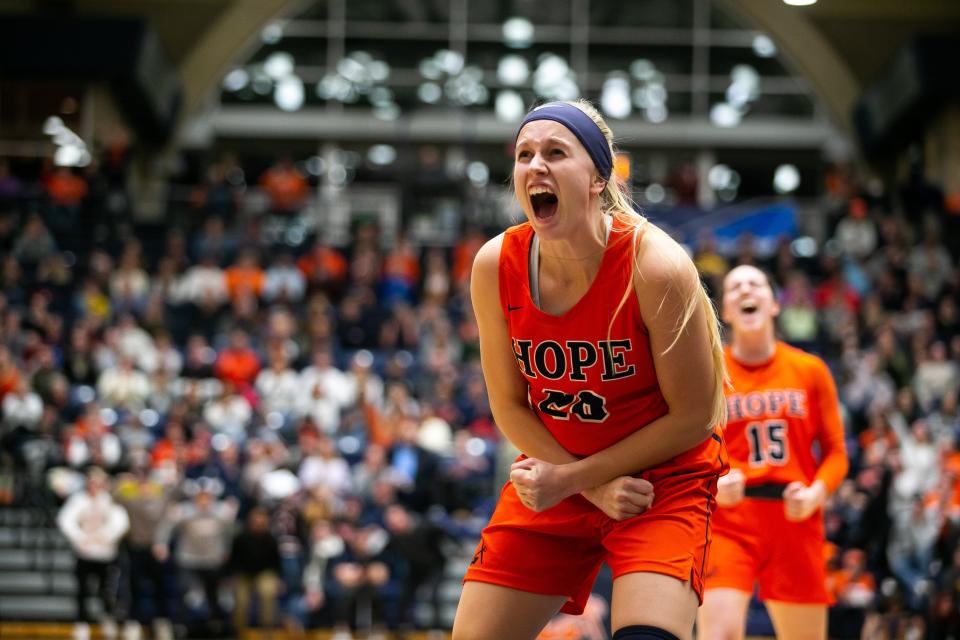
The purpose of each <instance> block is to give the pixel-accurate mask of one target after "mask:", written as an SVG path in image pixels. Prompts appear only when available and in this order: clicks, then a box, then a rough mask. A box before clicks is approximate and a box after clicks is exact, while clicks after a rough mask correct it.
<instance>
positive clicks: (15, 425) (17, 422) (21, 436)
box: [0, 378, 43, 470]
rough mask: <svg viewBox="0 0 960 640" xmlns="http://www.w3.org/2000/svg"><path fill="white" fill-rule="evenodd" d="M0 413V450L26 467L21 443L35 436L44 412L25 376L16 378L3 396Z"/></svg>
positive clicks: (16, 464) (21, 467) (37, 396)
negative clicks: (0, 412) (1, 411)
mask: <svg viewBox="0 0 960 640" xmlns="http://www.w3.org/2000/svg"><path fill="white" fill-rule="evenodd" d="M2 397H3V402H2V405H0V408H2V410H3V413H2V414H0V416H2V417H0V451H2V452H3V453H5V454H7V455H9V456H10V457H11V458H12V459H13V460H14V463H15V466H16V467H17V468H19V469H21V470H22V469H23V467H24V466H26V459H25V458H24V452H23V446H24V445H25V444H26V442H27V441H29V440H30V439H32V438H33V437H35V433H36V430H37V425H38V424H39V423H40V418H41V417H42V415H43V401H42V400H41V399H40V396H39V394H37V393H35V392H34V391H33V390H32V389H31V388H30V383H29V382H28V381H27V380H26V379H24V378H18V379H17V381H16V383H15V385H14V387H13V389H12V390H11V391H9V392H8V393H6V394H4V395H3V396H2Z"/></svg>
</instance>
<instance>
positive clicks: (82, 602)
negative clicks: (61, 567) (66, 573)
mask: <svg viewBox="0 0 960 640" xmlns="http://www.w3.org/2000/svg"><path fill="white" fill-rule="evenodd" d="M109 487H110V478H109V476H107V474H106V473H104V472H103V470H101V469H99V468H97V467H93V468H91V469H90V471H89V472H88V474H87V484H86V488H85V489H84V491H81V492H78V493H75V494H73V495H72V496H70V498H69V499H68V500H67V501H66V503H64V505H63V507H62V508H61V509H60V513H59V514H58V515H57V525H58V526H59V528H60V531H62V532H63V535H64V536H65V537H66V538H67V541H68V542H69V543H70V546H71V548H72V549H73V552H74V553H75V554H76V556H77V564H76V574H75V575H76V579H77V592H76V597H77V600H76V602H77V619H78V620H79V621H80V622H79V623H78V625H77V626H76V627H75V628H74V637H76V638H79V639H82V640H85V639H86V638H88V637H89V635H90V627H89V623H90V621H91V618H90V614H89V611H88V610H87V604H86V602H87V596H88V594H89V580H90V577H91V576H95V577H96V578H97V581H98V589H97V593H98V595H99V597H100V600H101V602H102V603H103V611H104V614H105V617H104V619H103V627H102V631H103V634H104V636H106V637H107V638H113V637H115V636H116V623H115V622H114V621H113V614H114V609H115V600H114V586H115V585H114V584H113V578H114V573H115V568H116V562H117V554H118V551H119V547H120V540H121V539H122V538H123V536H124V535H125V534H126V533H127V529H129V528H130V520H129V518H128V517H127V512H126V510H124V508H123V507H121V506H120V505H119V504H117V503H116V502H114V500H113V498H112V497H111V495H110V490H109Z"/></svg>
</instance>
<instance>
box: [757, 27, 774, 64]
mask: <svg viewBox="0 0 960 640" xmlns="http://www.w3.org/2000/svg"><path fill="white" fill-rule="evenodd" d="M753 52H754V53H755V54H757V55H758V56H760V57H761V58H772V57H773V56H775V55H777V45H775V44H774V43H773V40H771V39H770V38H769V37H767V36H765V35H764V34H762V33H758V34H757V35H756V36H754V37H753Z"/></svg>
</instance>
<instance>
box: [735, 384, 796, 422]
mask: <svg viewBox="0 0 960 640" xmlns="http://www.w3.org/2000/svg"><path fill="white" fill-rule="evenodd" d="M780 416H788V417H793V418H805V417H806V416H807V392H806V391H804V390H803V389H768V390H764V391H753V392H750V393H735V394H733V395H728V396H727V419H728V420H729V421H731V422H732V421H734V420H744V419H751V418H776V417H780Z"/></svg>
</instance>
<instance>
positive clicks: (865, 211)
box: [833, 198, 877, 259]
mask: <svg viewBox="0 0 960 640" xmlns="http://www.w3.org/2000/svg"><path fill="white" fill-rule="evenodd" d="M833 237H834V240H836V242H837V245H838V247H839V249H840V251H841V253H843V254H844V255H847V256H850V257H852V258H855V259H863V258H868V257H870V256H871V255H873V252H874V250H875V249H876V248H877V227H876V225H875V224H874V222H873V220H872V219H871V218H870V212H869V207H868V205H867V202H866V200H864V199H863V198H851V199H850V202H849V204H848V207H847V215H846V216H844V217H843V219H841V220H840V222H839V223H838V224H837V228H836V230H835V231H834V233H833Z"/></svg>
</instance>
